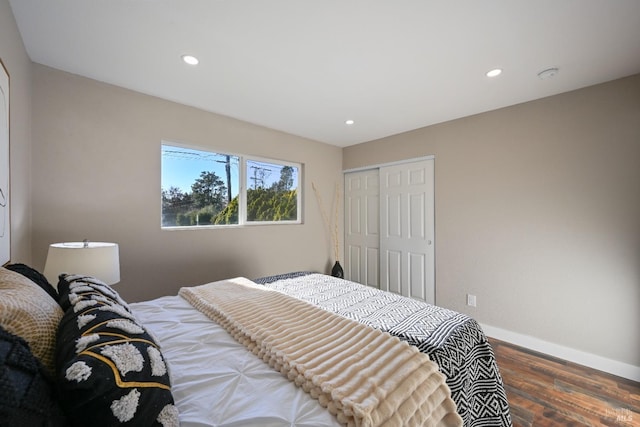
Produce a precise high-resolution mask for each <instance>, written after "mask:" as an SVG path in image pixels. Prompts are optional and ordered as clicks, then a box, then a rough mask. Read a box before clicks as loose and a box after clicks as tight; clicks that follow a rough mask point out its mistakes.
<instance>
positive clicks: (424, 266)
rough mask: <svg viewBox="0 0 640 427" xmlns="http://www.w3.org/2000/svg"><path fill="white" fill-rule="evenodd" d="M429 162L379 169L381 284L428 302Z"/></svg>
mask: <svg viewBox="0 0 640 427" xmlns="http://www.w3.org/2000/svg"><path fill="white" fill-rule="evenodd" d="M433 162H434V161H433V160H422V161H418V162H412V163H404V164H399V165H393V166H385V167H381V168H380V226H381V227H380V228H381V230H383V232H382V233H381V234H380V252H381V253H382V254H383V256H382V257H381V260H380V287H381V289H386V290H389V291H391V292H396V293H399V294H401V295H404V296H408V297H413V298H417V299H420V300H423V301H426V302H429V303H432V304H433V303H435V274H434V256H435V253H434V245H433V240H434V238H433V236H434V209H433V197H434V181H433V171H434V169H433Z"/></svg>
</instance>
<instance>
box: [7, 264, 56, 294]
mask: <svg viewBox="0 0 640 427" xmlns="http://www.w3.org/2000/svg"><path fill="white" fill-rule="evenodd" d="M5 268H6V269H7V270H11V271H15V272H16V273H20V274H22V275H23V276H24V277H27V278H29V279H30V280H31V281H32V282H33V283H35V284H36V285H38V286H40V287H41V288H42V289H43V290H44V291H45V292H46V293H48V294H49V296H50V297H51V298H53V299H54V300H56V301H57V300H58V292H57V291H56V288H54V287H53V286H52V285H51V283H49V281H48V280H47V278H46V277H45V276H44V275H43V274H42V273H40V272H39V271H38V270H36V269H35V268H31V267H29V266H28V265H26V264H8V265H7V266H6V267H5Z"/></svg>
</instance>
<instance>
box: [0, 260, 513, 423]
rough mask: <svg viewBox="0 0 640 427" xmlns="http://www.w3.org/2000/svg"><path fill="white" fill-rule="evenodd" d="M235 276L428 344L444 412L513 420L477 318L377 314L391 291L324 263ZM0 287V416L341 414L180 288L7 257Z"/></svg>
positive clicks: (313, 418) (94, 418)
mask: <svg viewBox="0 0 640 427" xmlns="http://www.w3.org/2000/svg"><path fill="white" fill-rule="evenodd" d="M17 270H20V271H19V272H18V273H16V272H15V271H17ZM243 280H246V281H247V282H251V286H253V287H255V288H256V289H257V288H259V289H257V290H258V291H262V290H263V289H264V290H268V291H270V292H271V293H270V295H275V294H277V295H281V294H282V298H288V300H287V301H293V300H295V301H294V302H296V303H298V304H304V306H305V307H310V309H311V308H312V309H314V310H316V311H315V312H322V313H325V312H326V313H331V314H330V315H331V316H333V317H330V319H336V318H339V319H340V321H343V319H344V321H345V322H346V321H349V322H355V323H357V324H358V325H359V326H361V327H362V328H364V329H363V330H366V331H370V330H371V331H375V332H376V333H378V334H379V335H380V336H385V337H388V338H390V339H393V340H396V341H398V343H399V344H398V346H399V347H401V346H400V344H402V345H404V347H402V348H403V349H404V348H405V347H406V348H410V349H411V350H413V353H411V354H412V355H413V354H414V353H419V354H420V355H421V356H424V354H427V355H429V357H430V358H431V359H432V360H433V361H435V362H436V363H437V365H435V364H434V366H435V371H439V372H435V373H434V374H433V375H436V374H437V375H439V376H440V377H442V384H443V385H442V386H438V387H439V388H438V390H446V393H447V396H445V397H443V398H442V402H443V405H444V404H446V403H447V402H448V400H451V401H452V404H453V401H455V405H457V406H458V413H459V415H458V414H456V413H455V405H453V406H452V407H453V415H455V418H453V416H450V415H451V414H448V415H446V417H448V418H446V417H445V418H442V419H443V420H445V419H446V420H452V422H451V423H450V424H449V423H448V422H447V423H445V422H439V423H437V424H438V425H440V424H442V425H445V424H449V425H459V424H458V423H457V421H456V420H460V423H462V420H464V425H466V426H480V425H495V426H500V425H505V426H506V425H511V422H510V417H509V411H508V405H507V403H506V397H504V390H503V387H502V383H501V380H500V376H499V373H498V371H497V367H496V366H495V359H494V358H493V353H492V351H491V348H490V346H489V345H488V343H486V339H485V338H484V334H482V331H481V330H480V329H479V327H478V326H477V324H476V323H475V322H474V321H473V320H472V319H470V318H468V317H466V316H463V315H460V314H459V313H454V312H450V311H447V310H443V309H438V308H436V307H433V306H429V307H432V308H431V310H433V313H431V314H428V318H429V319H430V320H428V321H427V322H426V323H423V324H422V325H420V324H419V322H418V323H414V324H413V325H412V326H411V325H409V324H408V323H407V320H408V318H406V317H405V318H404V320H402V319H401V318H402V316H404V314H400V312H396V313H392V311H387V312H386V313H384V314H382V317H380V316H377V315H376V314H375V313H376V312H377V313H380V314H381V313H382V312H381V311H380V310H379V309H380V308H381V307H378V309H376V305H380V304H383V305H384V306H385V308H388V307H389V306H390V304H389V301H390V300H385V298H391V299H396V296H392V295H391V294H386V293H382V292H381V291H377V290H375V289H371V288H367V287H364V286H362V285H358V284H355V283H353V282H348V281H344V280H340V279H336V278H332V277H330V276H325V275H321V274H313V273H306V272H300V273H293V274H285V275H281V276H271V277H265V278H260V279H256V280H255V281H253V282H252V281H248V279H243ZM225 282H226V281H225ZM209 285H212V284H207V285H203V286H202V288H204V287H206V286H209ZM213 285H215V284H213ZM196 288H200V287H196ZM25 289H26V290H28V292H26V293H27V294H28V295H26V296H25V295H23V294H24V293H25ZM190 289H191V288H190ZM181 292H182V290H181ZM47 294H49V295H47ZM287 295H288V296H287ZM0 296H1V297H2V298H0V304H3V306H2V310H1V311H0V326H2V328H0V384H1V385H2V390H1V391H2V393H3V394H2V396H1V397H2V398H3V399H0V419H1V420H3V421H4V420H7V422H9V424H8V425H11V421H16V420H20V423H21V425H43V426H63V425H88V424H87V423H89V424H91V425H96V426H99V425H120V423H122V424H123V425H136V426H138V425H140V426H142V425H145V426H146V425H153V426H164V427H169V426H177V425H180V426H184V427H199V426H221V427H222V426H229V427H231V426H274V427H275V426H292V425H295V426H310V427H311V426H314V427H322V426H337V425H344V423H342V422H340V421H339V417H337V416H336V415H335V413H334V414H332V413H330V411H328V410H327V406H330V404H329V405H327V404H326V402H325V403H322V404H320V403H319V402H320V401H321V400H322V399H321V398H318V396H315V397H312V395H313V391H311V392H305V391H304V390H303V389H302V388H301V387H303V388H304V385H302V386H296V385H294V383H293V382H292V381H293V380H292V381H289V380H287V379H286V378H284V376H283V375H282V373H281V372H278V371H276V370H274V369H272V367H271V366H269V364H268V363H265V362H264V361H263V360H261V359H260V358H258V357H256V356H255V354H253V353H252V351H251V350H250V348H249V349H248V348H247V345H246V343H245V344H241V343H240V342H239V341H238V340H237V339H234V338H232V337H231V335H230V334H229V333H228V332H227V330H225V328H223V327H222V326H221V325H219V324H218V323H216V322H214V321H212V320H211V318H210V317H209V316H207V314H206V313H204V312H202V311H199V310H196V309H195V308H194V305H192V304H191V303H189V302H188V301H187V299H188V298H186V297H185V296H184V295H183V296H180V295H173V296H165V297H161V298H157V299H154V300H151V301H144V302H139V303H132V304H128V303H126V302H125V301H123V300H122V299H121V298H120V296H119V295H118V294H117V292H115V290H113V289H112V288H110V287H108V286H106V285H104V284H103V283H102V282H100V281H99V280H97V279H95V278H90V277H85V276H81V275H63V276H61V281H60V283H59V284H58V289H55V288H53V287H51V285H49V284H48V283H46V279H44V277H43V276H41V275H39V273H37V272H35V271H34V270H32V269H29V268H22V269H14V271H9V270H8V269H5V268H2V269H1V270H0ZM290 297H293V298H290ZM14 300H20V303H19V304H14V303H13V301H14ZM303 301H306V302H304V303H303ZM307 302H309V303H311V304H307ZM404 302H405V303H409V304H408V305H410V306H412V307H413V308H412V309H411V310H410V311H409V312H407V313H408V314H409V317H410V318H414V317H416V316H417V315H418V314H420V315H422V314H425V313H426V312H421V311H420V309H425V307H419V306H420V304H417V305H415V304H414V302H413V300H410V301H404ZM412 304H413V305H412ZM17 306H21V307H20V308H18V309H16V307H17ZM315 312H314V313H315ZM34 313H35V315H34ZM305 313H306V312H305ZM407 313H405V314H407ZM321 315H322V314H321ZM327 315H329V314H327ZM305 316H306V314H305ZM389 316H391V317H389ZM383 317H384V318H387V319H388V320H385V321H383V320H382V318H383ZM16 319H17V320H16ZM25 319H26V320H25ZM43 319H44V320H43ZM332 321H333V320H332ZM349 325H352V324H351V323H350V324H349ZM349 329H351V326H350V327H349ZM342 330H345V329H344V328H343V329H342ZM418 330H421V332H418ZM52 331H53V336H52ZM380 331H384V332H380ZM386 332H388V334H387V333H386ZM376 336H378V335H376ZM376 339H377V338H376ZM385 342H386V341H385ZM367 348H373V347H367ZM394 348H396V347H394ZM416 349H418V350H416ZM253 352H254V353H255V352H256V351H255V349H254V350H253ZM371 353H374V351H373V350H372V351H371ZM16 354H19V355H20V357H14V356H15V355H16ZM133 356H135V357H133ZM411 357H414V356H411ZM14 359H15V360H14ZM12 360H13V362H12ZM412 360H413V359H412ZM420 360H422V359H420ZM16 361H17V362H16ZM27 362H28V363H27ZM421 363H422V362H421ZM429 363H431V362H429ZM136 364H137V365H136ZM26 365H28V366H27V367H25V366H26ZM278 369H280V370H281V371H282V372H284V371H283V370H282V368H278ZM16 371H19V372H20V373H21V374H20V375H22V376H23V377H24V373H25V372H27V373H29V375H28V376H27V377H28V381H27V380H21V381H17V382H16V381H14V379H15V378H17V377H16V375H15V372H16ZM480 371H482V372H480ZM285 373H286V372H285ZM289 374H290V372H289ZM442 374H444V375H442ZM27 377H24V378H27ZM21 378H22V377H21ZM24 378H23V379H24ZM114 378H115V379H114ZM7 379H9V380H10V381H8V380H7ZM296 381H297V380H296ZM445 381H446V384H445ZM425 383H426V382H425ZM126 387H132V388H133V389H132V390H130V391H127V393H124V392H123V391H122V390H123V388H126ZM127 390H128V389H127ZM307 391H308V390H307ZM418 394H420V393H418ZM422 394H424V393H422ZM414 395H415V394H414ZM8 396H9V397H11V398H9V397H8ZM16 396H19V398H16ZM34 402H37V404H34ZM443 407H444V406H443ZM448 408H449V409H448V410H449V411H450V412H451V407H448ZM25 417H26V418H25ZM114 417H115V418H117V419H116V420H114ZM460 417H461V418H460ZM25 420H31V421H29V423H27V424H25ZM341 420H342V419H341ZM89 421H90V422H89ZM30 423H31V424H30ZM426 425H428V423H427V424H426Z"/></svg>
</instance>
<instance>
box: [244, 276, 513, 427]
mask: <svg viewBox="0 0 640 427" xmlns="http://www.w3.org/2000/svg"><path fill="white" fill-rule="evenodd" d="M255 282H256V283H262V284H263V285H264V286H266V287H268V288H271V289H275V290H278V291H281V292H283V293H285V294H288V295H291V296H293V297H296V298H299V299H302V300H305V301H308V302H311V303H313V304H315V305H317V306H319V307H322V308H324V309H325V310H328V311H331V312H333V313H337V314H339V315H342V316H345V317H348V318H350V319H353V320H356V321H358V322H360V323H363V324H366V325H369V326H372V327H374V328H378V329H381V330H383V331H386V332H388V333H390V334H391V335H395V336H397V337H399V338H400V339H403V340H405V341H407V342H409V343H410V344H412V345H415V346H416V347H418V348H419V349H420V351H422V352H423V353H426V354H428V355H429V357H430V358H431V360H433V361H434V362H436V363H437V364H438V366H439V367H440V371H441V372H442V373H443V374H444V375H446V377H447V384H448V385H449V388H450V389H451V397H452V398H453V400H454V401H455V402H456V405H457V407H458V413H459V414H460V416H461V417H462V419H463V420H464V425H465V426H467V427H479V426H505V427H508V426H511V425H512V424H511V416H510V414H509V404H508V402H507V396H506V393H505V391H504V386H503V384H502V378H501V376H500V372H499V370H498V366H497V364H496V360H495V356H494V353H493V349H492V348H491V345H490V344H489V342H488V341H487V338H486V336H485V335H484V332H483V331H482V329H481V328H480V325H478V323H477V322H476V321H475V320H474V319H472V318H471V317H469V316H467V315H464V314H461V313H458V312H455V311H452V310H447V309H445V308H441V307H437V306H434V305H430V304H426V303H424V302H421V301H417V300H414V299H411V298H406V297H403V296H400V295H396V294H392V293H389V292H384V291H381V290H379V289H375V288H372V287H369V286H364V285H361V284H359V283H354V282H350V281H347V280H343V279H338V278H335V277H331V276H327V275H323V274H308V273H291V274H285V275H279V276H271V277H265V278H261V279H256V280H255Z"/></svg>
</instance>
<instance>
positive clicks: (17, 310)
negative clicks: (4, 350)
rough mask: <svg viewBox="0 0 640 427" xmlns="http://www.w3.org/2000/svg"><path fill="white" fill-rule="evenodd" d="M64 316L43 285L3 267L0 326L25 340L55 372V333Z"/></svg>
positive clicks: (0, 281)
mask: <svg viewBox="0 0 640 427" xmlns="http://www.w3.org/2000/svg"><path fill="white" fill-rule="evenodd" d="M63 314H64V313H63V311H62V309H61V308H60V306H59V305H58V303H57V302H56V301H55V300H54V299H53V298H51V296H49V294H47V293H46V292H45V291H44V290H43V289H42V288H41V287H40V286H38V285H36V284H35V283H33V282H32V281H31V280H29V279H28V278H26V277H25V276H23V275H21V274H19V273H15V272H13V271H10V270H7V269H6V268H4V267H0V325H1V326H2V327H3V328H4V329H6V330H7V331H8V332H11V333H12V334H14V335H18V336H19V337H22V338H23V339H24V340H25V341H26V342H27V343H28V344H29V347H30V348H31V352H32V353H33V355H34V356H36V357H37V358H38V359H39V360H40V361H41V362H42V364H43V365H44V366H45V367H46V368H47V369H49V370H50V372H55V360H54V357H55V356H54V352H55V345H56V332H57V330H58V324H59V323H60V319H62V315H63Z"/></svg>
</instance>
